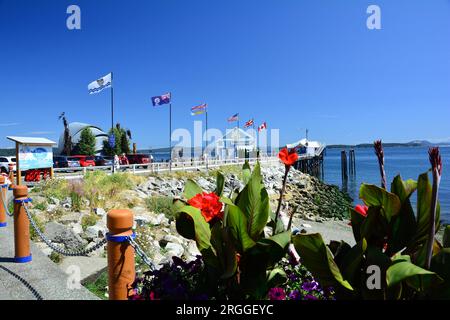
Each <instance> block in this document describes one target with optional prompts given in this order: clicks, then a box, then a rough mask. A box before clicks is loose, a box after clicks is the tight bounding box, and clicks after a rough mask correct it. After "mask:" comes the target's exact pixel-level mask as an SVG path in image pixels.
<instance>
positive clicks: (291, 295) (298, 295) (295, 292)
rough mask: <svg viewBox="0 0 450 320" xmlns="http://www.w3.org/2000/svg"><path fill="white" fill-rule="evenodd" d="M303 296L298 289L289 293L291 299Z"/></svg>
mask: <svg viewBox="0 0 450 320" xmlns="http://www.w3.org/2000/svg"><path fill="white" fill-rule="evenodd" d="M301 298H302V295H301V293H300V291H298V290H293V291H291V293H289V299H290V300H300V299H301Z"/></svg>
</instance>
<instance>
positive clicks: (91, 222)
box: [81, 213, 99, 231]
mask: <svg viewBox="0 0 450 320" xmlns="http://www.w3.org/2000/svg"><path fill="white" fill-rule="evenodd" d="M98 220H99V217H97V216H96V215H95V214H92V213H91V214H88V215H85V216H83V217H82V218H81V227H82V228H83V231H86V229H87V228H88V227H91V226H95V224H96V223H97V221H98Z"/></svg>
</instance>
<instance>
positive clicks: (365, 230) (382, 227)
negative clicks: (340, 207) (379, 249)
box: [361, 207, 388, 244]
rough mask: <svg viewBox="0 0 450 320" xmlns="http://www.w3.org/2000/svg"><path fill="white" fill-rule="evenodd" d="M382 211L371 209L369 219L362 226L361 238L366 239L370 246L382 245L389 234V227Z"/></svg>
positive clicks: (375, 208) (378, 208)
mask: <svg viewBox="0 0 450 320" xmlns="http://www.w3.org/2000/svg"><path fill="white" fill-rule="evenodd" d="M381 211H382V209H381V208H380V207H369V210H367V217H366V218H365V219H364V221H363V222H362V224H361V238H365V239H366V240H367V242H368V244H380V243H381V242H383V241H384V237H385V235H386V234H387V232H388V230H387V229H388V226H387V223H386V221H385V219H384V218H383V216H382V215H381Z"/></svg>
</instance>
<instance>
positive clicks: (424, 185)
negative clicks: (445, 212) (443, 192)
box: [414, 172, 441, 244]
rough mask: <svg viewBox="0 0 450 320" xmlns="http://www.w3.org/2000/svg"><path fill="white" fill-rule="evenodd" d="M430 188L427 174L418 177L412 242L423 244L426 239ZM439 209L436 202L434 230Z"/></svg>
mask: <svg viewBox="0 0 450 320" xmlns="http://www.w3.org/2000/svg"><path fill="white" fill-rule="evenodd" d="M431 198H432V187H431V184H430V181H429V180H428V172H425V173H423V174H421V175H420V176H419V180H418V183H417V231H416V236H415V238H414V241H415V242H416V243H419V244H420V243H423V242H424V241H426V240H427V238H428V230H429V228H430V214H431ZM440 212H441V207H440V204H439V202H438V204H437V207H436V220H435V224H436V230H439V225H440Z"/></svg>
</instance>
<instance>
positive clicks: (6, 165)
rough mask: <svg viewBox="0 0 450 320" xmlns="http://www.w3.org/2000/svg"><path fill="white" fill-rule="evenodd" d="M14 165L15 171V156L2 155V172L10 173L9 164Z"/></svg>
mask: <svg viewBox="0 0 450 320" xmlns="http://www.w3.org/2000/svg"><path fill="white" fill-rule="evenodd" d="M10 164H12V165H13V171H16V158H15V157H0V173H9V165H10Z"/></svg>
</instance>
